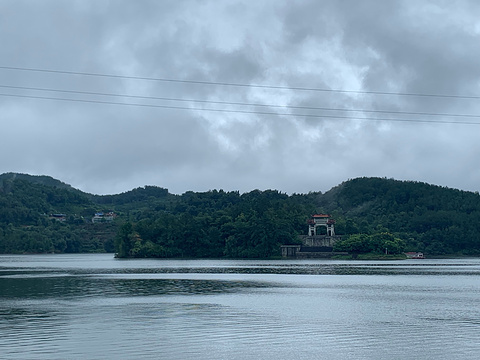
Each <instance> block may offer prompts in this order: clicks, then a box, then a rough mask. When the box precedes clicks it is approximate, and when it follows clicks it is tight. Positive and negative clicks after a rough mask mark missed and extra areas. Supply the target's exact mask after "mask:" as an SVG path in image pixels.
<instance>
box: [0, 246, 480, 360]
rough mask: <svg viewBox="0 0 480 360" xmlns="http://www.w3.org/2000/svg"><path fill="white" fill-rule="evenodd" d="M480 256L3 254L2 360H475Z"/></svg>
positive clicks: (479, 335)
mask: <svg viewBox="0 0 480 360" xmlns="http://www.w3.org/2000/svg"><path fill="white" fill-rule="evenodd" d="M479 301H480V259H449V260H436V259H423V260H404V261H335V260H275V261H260V260H152V259H145V260H143V259H142V260H137V259H134V260H120V259H114V258H113V255H112V254H74V255H53V254H52V255H0V358H1V359H22V360H27V359H49V360H51V359H82V360H83V359H182V360H188V359H195V360H203V359H209V360H212V359H267V360H268V359H275V360H280V359H302V360H308V359H342V360H343V359H355V360H359V359H389V360H390V359H427V360H429V359H432V360H433V359H435V360H438V359H449V360H451V359H478V358H479V354H480V305H479Z"/></svg>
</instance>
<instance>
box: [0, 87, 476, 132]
mask: <svg viewBox="0 0 480 360" xmlns="http://www.w3.org/2000/svg"><path fill="white" fill-rule="evenodd" d="M0 96H6V97H18V98H28V99H42V100H56V101H71V102H80V103H94V104H108V105H123V106H139V107H148V108H162V109H176V110H195V111H211V112H224V113H237V114H256V115H275V116H294V117H302V118H317V119H319V118H320V119H322V118H325V119H346V120H368V121H394V122H409V123H436V124H458V125H480V122H473V121H448V120H447V121H442V120H423V119H391V118H388V119H386V118H385V119H382V118H367V117H350V116H337V115H315V114H291V113H276V112H266V111H265V112H264V111H248V110H228V109H210V108H195V107H186V106H171V105H155V104H135V103H120V102H114V101H101V100H85V99H65V98H56V97H47V96H31V95H18V94H1V93H0Z"/></svg>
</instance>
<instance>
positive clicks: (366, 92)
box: [0, 66, 480, 99]
mask: <svg viewBox="0 0 480 360" xmlns="http://www.w3.org/2000/svg"><path fill="white" fill-rule="evenodd" d="M0 69H5V70H18V71H30V72H43V73H55V74H67V75H82V76H96V77H106V78H117V79H133V80H147V81H162V82H172V83H187V84H199V85H215V86H235V87H249V88H261V89H277V90H296V91H317V92H332V93H348V94H368V95H394V96H418V97H435V98H451V99H480V96H468V95H452V94H422V93H403V92H386V91H361V90H341V89H322V88H309V87H295V86H292V87H290V86H277V85H261V84H241V83H228V82H216V81H201V80H180V79H169V78H154V77H141V76H126V75H115V74H101V73H88V72H77V71H64V70H51V69H37V68H25V67H14V66H0Z"/></svg>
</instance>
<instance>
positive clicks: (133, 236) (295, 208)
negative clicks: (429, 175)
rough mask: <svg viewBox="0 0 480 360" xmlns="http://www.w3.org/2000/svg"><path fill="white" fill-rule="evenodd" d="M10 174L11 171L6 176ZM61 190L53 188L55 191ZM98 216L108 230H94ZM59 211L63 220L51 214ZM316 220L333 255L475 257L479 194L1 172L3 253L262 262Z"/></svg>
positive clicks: (402, 186)
mask: <svg viewBox="0 0 480 360" xmlns="http://www.w3.org/2000/svg"><path fill="white" fill-rule="evenodd" d="M7 175H8V174H7ZM57 185H58V186H57ZM97 211H105V212H106V211H114V212H115V213H116V214H117V215H118V216H117V218H116V220H115V221H114V222H112V223H108V224H107V223H105V224H101V223H100V224H92V223H91V221H90V219H91V217H92V216H93V214H94V213H95V212H97ZM52 213H63V214H65V215H66V218H65V221H62V222H59V221H56V220H54V219H51V218H50V217H49V214H52ZM315 213H328V214H331V215H332V216H333V217H334V218H335V219H336V225H335V231H336V233H337V234H339V235H342V241H340V242H338V243H337V245H336V249H337V250H339V251H350V252H374V253H380V252H385V251H387V252H389V253H398V252H402V251H420V252H424V253H427V254H431V255H442V254H445V255H447V254H465V255H479V254H480V196H479V194H478V193H473V192H467V191H461V190H456V189H449V188H445V187H439V186H434V185H429V184H425V183H420V182H412V181H397V180H393V179H386V178H357V179H353V180H349V181H346V182H344V183H342V184H340V185H338V186H336V187H334V188H333V189H331V190H330V191H328V192H326V193H323V194H322V193H320V192H311V193H308V194H291V195H287V194H285V193H282V192H279V191H277V190H265V191H260V190H254V191H251V192H247V193H243V194H241V193H239V192H238V191H223V190H212V191H207V192H191V191H189V192H186V193H184V194H182V195H174V194H170V193H169V192H168V190H167V189H164V188H160V187H156V186H146V187H140V188H137V189H133V190H131V191H128V192H125V193H122V194H117V195H105V196H99V195H92V194H87V193H83V192H81V191H79V190H76V189H73V188H71V187H69V186H68V185H66V184H63V183H61V182H58V180H54V179H52V178H50V177H34V178H33V179H30V178H29V177H28V175H25V176H23V177H20V178H19V177H18V176H12V175H11V174H10V175H8V176H6V175H5V174H4V175H0V253H25V252H32V253H41V252H58V253H62V252H105V251H106V252H113V251H115V252H116V253H117V255H118V256H119V257H190V258H205V257H210V258H219V257H231V258H268V257H275V256H280V245H285V244H296V243H298V237H297V235H305V234H306V233H307V229H308V227H307V225H306V220H307V219H308V218H309V217H310V215H312V214H315Z"/></svg>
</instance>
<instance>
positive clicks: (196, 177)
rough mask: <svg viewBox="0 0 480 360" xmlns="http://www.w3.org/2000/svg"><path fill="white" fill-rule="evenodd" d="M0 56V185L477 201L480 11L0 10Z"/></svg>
mask: <svg viewBox="0 0 480 360" xmlns="http://www.w3.org/2000/svg"><path fill="white" fill-rule="evenodd" d="M0 45H1V46H0V67H1V68H0V94H1V95H0V125H1V127H0V154H1V155H0V173H4V172H21V173H28V174H33V175H50V176H53V177H55V178H57V179H59V180H61V181H64V182H66V183H68V184H71V185H72V186H74V187H76V188H79V189H81V190H83V191H86V192H90V193H95V194H112V193H119V192H124V191H128V190H131V189H132V188H135V187H139V186H144V185H157V186H161V187H164V188H167V189H169V191H170V192H172V193H177V194H181V193H183V192H185V191H190V190H192V191H208V190H211V189H224V190H239V191H241V192H245V191H251V190H254V189H260V190H265V189H277V190H280V191H282V192H287V193H307V192H309V191H322V192H325V191H327V190H329V189H330V188H331V187H333V186H336V185H338V184H340V183H341V182H342V181H346V180H348V179H352V178H356V177H361V176H380V177H387V178H395V179H399V180H413V181H422V182H428V183H432V184H436V185H442V186H447V187H451V188H458V189H463V190H470V191H478V190H480V166H479V159H480V60H479V59H480V2H479V1H476V0H472V1H451V0H446V1H440V0H438V1H427V0H423V1H411V0H406V1H393V0H392V1H379V0H371V1H368V0H362V1H358V0H332V1H328V0H311V1H308V0H305V1H294V0H288V1H280V0H258V1H250V0H244V1H240V0H215V1H208V0H202V1H194V0H191V1H190V0H184V1H181V0H172V1H167V0H162V1H159V0H152V1H146V0H131V1H122V0H115V1H106V0H78V1H73V0H72V1H64V0H58V1H54V0H42V1H33V0H30V1H27V0H10V1H9V0H0ZM14 68H15V69H14ZM27 69H37V70H42V71H32V70H27ZM80 73H82V74H80ZM86 73H88V74H97V75H102V76H93V75H85V74H86ZM106 75H108V76H106ZM41 89H43V90H41ZM47 90H50V91H47ZM52 90H55V91H52ZM407 94H408V95H407ZM415 94H416V95H415ZM120 95H126V96H120ZM419 95H422V96H419ZM426 95H436V96H426ZM60 99H71V100H75V101H66V100H60ZM79 100H81V101H79ZM135 104H136V105H135ZM354 110H355V111H354ZM422 113H427V114H428V115H426V114H422ZM460 115H468V116H460Z"/></svg>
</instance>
